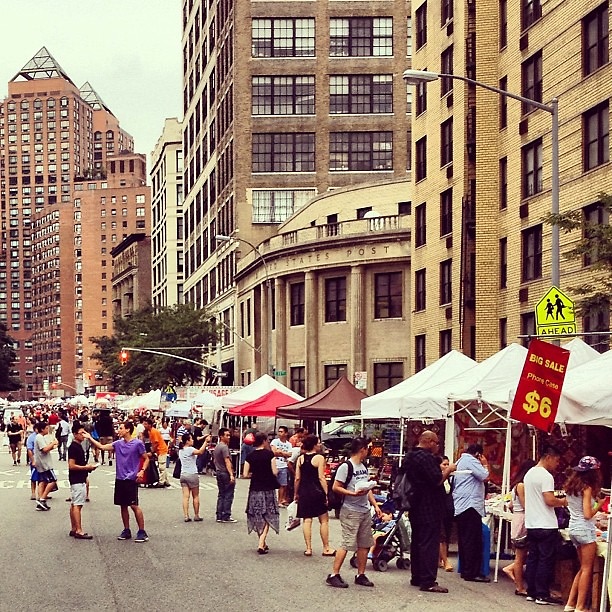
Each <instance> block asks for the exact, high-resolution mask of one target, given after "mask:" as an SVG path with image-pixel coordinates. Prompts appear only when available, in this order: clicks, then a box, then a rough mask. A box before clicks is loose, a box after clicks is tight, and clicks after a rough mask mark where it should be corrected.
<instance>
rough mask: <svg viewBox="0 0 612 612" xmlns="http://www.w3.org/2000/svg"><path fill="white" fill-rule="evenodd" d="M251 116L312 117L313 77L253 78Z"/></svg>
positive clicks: (313, 109) (313, 104)
mask: <svg viewBox="0 0 612 612" xmlns="http://www.w3.org/2000/svg"><path fill="white" fill-rule="evenodd" d="M251 109H252V110H251V112H252V113H253V115H313V114H314V112H315V78H314V76H254V77H253V80H252V92H251Z"/></svg>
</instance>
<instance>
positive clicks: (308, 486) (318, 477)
mask: <svg viewBox="0 0 612 612" xmlns="http://www.w3.org/2000/svg"><path fill="white" fill-rule="evenodd" d="M318 445H319V438H318V437H317V436H314V435H309V436H306V437H305V438H304V440H303V441H302V454H301V455H300V456H299V457H298V459H297V461H296V463H295V493H294V500H295V501H296V502H297V518H301V519H304V521H303V524H302V529H303V532H304V542H305V544H306V550H305V551H304V556H306V557H312V519H313V518H314V517H315V516H316V517H317V518H318V519H319V534H320V536H321V542H322V544H323V553H322V554H323V556H324V557H333V556H334V555H335V554H336V551H335V550H334V549H333V548H330V546H329V515H328V513H327V480H326V479H325V458H324V457H323V455H319V454H317V447H318Z"/></svg>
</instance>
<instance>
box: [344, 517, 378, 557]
mask: <svg viewBox="0 0 612 612" xmlns="http://www.w3.org/2000/svg"><path fill="white" fill-rule="evenodd" d="M340 525H341V526H342V544H341V545H340V546H341V548H344V550H350V551H355V550H357V549H358V548H370V547H371V546H372V545H373V544H374V538H373V537H372V517H371V516H370V513H369V512H355V511H354V510H347V509H346V508H341V509H340Z"/></svg>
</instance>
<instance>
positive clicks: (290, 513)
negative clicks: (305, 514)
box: [285, 500, 302, 531]
mask: <svg viewBox="0 0 612 612" xmlns="http://www.w3.org/2000/svg"><path fill="white" fill-rule="evenodd" d="M296 514H297V502H296V501H295V500H294V501H292V502H291V503H290V504H289V505H288V506H287V522H286V524H285V529H286V530H287V531H291V530H292V529H295V528H296V527H299V526H300V524H301V522H302V521H301V519H299V518H297V516H296Z"/></svg>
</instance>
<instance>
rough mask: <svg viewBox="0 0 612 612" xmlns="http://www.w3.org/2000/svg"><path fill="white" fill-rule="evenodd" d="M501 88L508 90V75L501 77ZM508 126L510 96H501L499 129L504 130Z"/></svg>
mask: <svg viewBox="0 0 612 612" xmlns="http://www.w3.org/2000/svg"><path fill="white" fill-rule="evenodd" d="M499 88H500V89H501V90H502V91H507V90H508V77H507V76H505V77H502V78H501V79H499ZM505 127H508V98H507V97H506V96H502V95H500V96H499V129H500V130H503V129H504V128H505Z"/></svg>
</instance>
